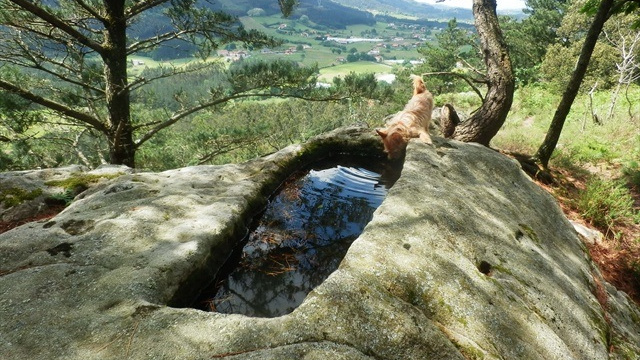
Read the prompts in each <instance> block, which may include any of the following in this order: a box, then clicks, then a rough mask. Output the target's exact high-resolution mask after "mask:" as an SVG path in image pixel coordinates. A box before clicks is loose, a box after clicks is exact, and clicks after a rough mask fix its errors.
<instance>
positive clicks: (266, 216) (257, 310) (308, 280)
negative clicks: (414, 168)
mask: <svg viewBox="0 0 640 360" xmlns="http://www.w3.org/2000/svg"><path fill="white" fill-rule="evenodd" d="M338 164H339V165H338ZM400 170H401V169H400V165H399V164H395V165H394V164H387V163H386V162H385V161H384V160H381V159H369V158H362V159H358V158H356V159H353V158H349V159H336V158H334V159H330V160H327V161H323V162H321V163H317V164H315V165H313V166H312V167H311V168H309V169H307V170H305V171H302V172H299V173H297V174H294V175H292V176H291V177H290V178H289V179H288V180H287V181H286V182H285V184H284V185H283V186H282V187H281V189H280V190H279V192H278V193H277V195H276V196H274V197H273V198H272V199H271V201H270V202H269V205H268V206H267V208H266V210H265V211H264V213H263V214H262V216H261V217H260V218H259V219H258V220H257V221H256V222H255V225H254V227H253V230H252V231H251V232H250V234H249V235H248V238H247V239H246V242H245V243H244V247H243V248H242V250H241V251H238V252H237V254H236V256H235V257H234V258H233V259H232V260H230V262H231V264H228V265H230V266H228V269H226V270H225V271H222V272H223V274H222V276H219V278H218V279H216V281H215V282H214V284H213V286H212V287H211V288H210V289H208V290H206V291H205V292H204V294H203V297H202V298H201V299H200V300H199V301H198V307H199V308H202V309H205V310H209V311H218V312H222V313H234V314H244V315H248V316H257V317H276V316H280V315H284V314H288V313H290V312H292V311H293V310H294V309H295V308H296V307H297V306H298V305H300V303H302V301H303V300H304V298H305V297H306V296H307V294H308V293H309V292H310V291H311V290H313V288H315V287H316V286H318V285H319V284H320V283H322V282H323V281H324V280H325V279H326V278H327V277H328V276H329V275H330V274H331V273H332V272H333V271H334V270H336V269H337V268H338V265H339V264H340V262H341V261H342V258H343V257H344V255H345V254H346V252H347V250H348V249H349V246H350V245H351V243H352V242H353V241H354V240H355V239H356V238H357V237H358V236H359V235H360V233H362V230H363V229H364V227H365V226H366V224H367V223H368V222H369V221H370V220H371V217H372V215H373V212H374V211H375V209H376V208H377V207H378V206H379V205H380V204H381V203H382V200H383V199H384V197H385V196H386V194H387V190H388V189H389V188H390V187H391V186H392V185H393V183H394V182H395V181H396V180H397V178H398V177H399V175H400Z"/></svg>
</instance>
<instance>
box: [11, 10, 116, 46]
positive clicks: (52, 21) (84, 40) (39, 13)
mask: <svg viewBox="0 0 640 360" xmlns="http://www.w3.org/2000/svg"><path fill="white" fill-rule="evenodd" d="M9 1H11V2H12V3H14V4H15V5H17V6H18V7H20V8H21V9H23V10H25V11H27V12H29V13H31V14H33V15H35V16H36V17H38V18H39V19H42V20H43V21H45V22H46V23H48V24H49V25H51V26H52V27H54V28H56V29H60V30H61V31H63V32H65V33H66V34H68V35H69V36H71V37H72V38H74V39H75V40H76V41H78V42H79V43H81V44H82V45H85V46H88V47H89V48H91V49H93V50H94V51H96V52H97V53H100V54H102V53H103V52H104V48H103V47H102V46H101V45H100V44H98V43H97V42H95V41H93V40H92V39H90V38H88V37H86V36H85V35H84V34H82V33H81V32H79V31H77V30H76V29H74V28H73V27H72V26H71V25H69V24H68V23H67V22H65V21H63V20H62V19H59V18H58V17H56V16H55V15H53V14H51V13H49V12H48V11H46V10H45V9H43V8H41V7H40V6H38V5H36V4H34V3H33V2H32V1H28V0H9Z"/></svg>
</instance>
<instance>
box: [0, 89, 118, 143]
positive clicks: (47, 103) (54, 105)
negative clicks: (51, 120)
mask: <svg viewBox="0 0 640 360" xmlns="http://www.w3.org/2000/svg"><path fill="white" fill-rule="evenodd" d="M0 89H4V90H7V91H9V92H10V93H13V94H16V95H18V96H20V97H21V98H23V99H26V100H29V101H32V102H34V103H36V104H39V105H42V106H44V107H47V108H49V109H51V110H53V111H55V112H57V113H60V114H62V115H64V116H68V117H70V118H73V119H76V120H78V121H80V122H83V123H85V124H88V125H91V126H92V127H93V128H95V129H96V130H98V131H100V132H103V133H106V132H107V128H106V127H105V125H104V124H102V123H101V122H100V121H99V120H98V119H96V118H94V117H93V116H91V115H89V114H85V113H83V112H80V111H77V110H74V109H71V108H69V107H67V106H66V105H63V104H60V103H58V102H55V101H52V100H49V99H45V98H43V97H42V96H39V95H36V94H34V93H31V92H29V91H26V90H24V89H22V88H20V87H18V86H16V85H14V84H11V83H9V82H6V81H4V80H1V79H0Z"/></svg>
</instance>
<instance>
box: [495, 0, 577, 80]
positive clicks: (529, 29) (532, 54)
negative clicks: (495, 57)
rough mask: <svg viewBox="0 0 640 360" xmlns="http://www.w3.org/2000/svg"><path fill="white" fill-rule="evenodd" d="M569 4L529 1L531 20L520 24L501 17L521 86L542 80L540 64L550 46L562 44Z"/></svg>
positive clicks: (542, 0)
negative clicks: (561, 38) (559, 31)
mask: <svg viewBox="0 0 640 360" xmlns="http://www.w3.org/2000/svg"><path fill="white" fill-rule="evenodd" d="M568 3H569V1H567V0H561V1H558V0H527V8H526V9H525V10H524V11H525V13H526V14H528V15H529V16H527V17H526V18H525V19H523V20H522V21H520V22H518V21H515V20H513V19H512V18H508V17H501V19H500V21H501V24H500V26H501V28H502V30H503V33H504V36H505V39H506V41H507V44H508V46H509V52H510V56H511V61H512V65H513V69H514V72H515V75H516V80H517V82H518V84H520V85H526V84H530V83H534V82H535V81H536V80H538V71H539V64H540V63H541V62H542V59H543V58H544V56H545V54H546V53H547V49H548V47H549V46H550V45H552V44H556V43H558V42H559V41H560V38H559V36H558V33H557V31H558V28H559V27H560V24H561V21H562V19H563V17H564V16H565V14H566V10H567V6H568Z"/></svg>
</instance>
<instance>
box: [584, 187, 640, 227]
mask: <svg viewBox="0 0 640 360" xmlns="http://www.w3.org/2000/svg"><path fill="white" fill-rule="evenodd" d="M633 204H634V200H633V197H632V196H631V193H630V192H629V189H627V187H626V186H625V183H624V182H623V181H620V180H602V179H599V178H595V177H594V178H592V179H590V180H588V181H587V183H586V187H585V190H584V191H583V192H582V193H580V194H579V195H578V197H577V199H576V200H575V205H576V208H577V209H578V210H579V211H580V212H581V215H582V216H583V217H584V218H585V219H586V220H587V221H589V222H591V223H592V224H593V225H594V226H596V227H598V228H601V229H605V230H606V231H607V232H609V231H610V230H611V229H612V227H614V226H616V225H623V224H628V223H631V222H634V221H637V220H638V214H637V213H636V211H635V210H634V208H633Z"/></svg>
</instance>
